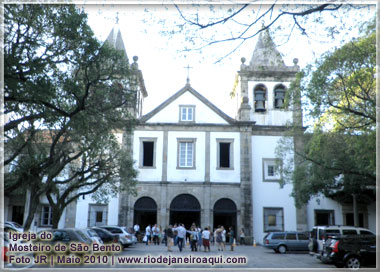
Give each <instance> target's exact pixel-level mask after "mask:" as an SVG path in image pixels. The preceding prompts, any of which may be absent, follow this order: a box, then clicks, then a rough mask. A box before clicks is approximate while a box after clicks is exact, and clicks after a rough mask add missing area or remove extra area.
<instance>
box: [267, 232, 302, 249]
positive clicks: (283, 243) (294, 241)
mask: <svg viewBox="0 0 380 272" xmlns="http://www.w3.org/2000/svg"><path fill="white" fill-rule="evenodd" d="M308 244H309V236H308V234H307V233H304V232H295V231H289V232H288V231H286V232H270V233H268V234H267V235H266V236H265V237H264V240H263V245H264V247H266V248H270V249H273V250H274V251H275V252H277V253H286V251H288V250H289V251H292V250H299V251H307V250H308V249H309V248H308Z"/></svg>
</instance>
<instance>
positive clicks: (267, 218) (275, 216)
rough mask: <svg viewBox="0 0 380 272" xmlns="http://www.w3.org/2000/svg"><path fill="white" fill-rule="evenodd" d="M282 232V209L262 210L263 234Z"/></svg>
mask: <svg viewBox="0 0 380 272" xmlns="http://www.w3.org/2000/svg"><path fill="white" fill-rule="evenodd" d="M270 231H284V209H283V208H264V232H270Z"/></svg>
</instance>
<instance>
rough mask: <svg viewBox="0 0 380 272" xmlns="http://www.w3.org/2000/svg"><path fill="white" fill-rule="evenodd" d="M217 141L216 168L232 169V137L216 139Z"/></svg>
mask: <svg viewBox="0 0 380 272" xmlns="http://www.w3.org/2000/svg"><path fill="white" fill-rule="evenodd" d="M216 141H217V148H218V150H217V152H218V154H217V156H218V157H217V169H224V170H225V169H233V168H234V166H233V142H234V139H216Z"/></svg>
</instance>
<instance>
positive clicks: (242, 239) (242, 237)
mask: <svg viewBox="0 0 380 272" xmlns="http://www.w3.org/2000/svg"><path fill="white" fill-rule="evenodd" d="M244 239H245V233H244V229H241V230H240V245H244V244H245V243H244Z"/></svg>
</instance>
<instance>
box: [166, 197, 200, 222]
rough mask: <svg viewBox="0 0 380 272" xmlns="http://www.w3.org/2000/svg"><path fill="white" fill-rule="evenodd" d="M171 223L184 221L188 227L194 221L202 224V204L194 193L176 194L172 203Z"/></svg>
mask: <svg viewBox="0 0 380 272" xmlns="http://www.w3.org/2000/svg"><path fill="white" fill-rule="evenodd" d="M169 221H170V224H175V223H183V224H185V227H186V229H188V228H190V226H191V224H192V223H195V224H197V225H198V226H199V225H200V224H201V205H200V204H199V201H198V200H197V199H196V198H195V197H194V196H192V195H189V194H182V195H178V196H176V197H175V198H174V199H173V201H172V203H171V204H170V220H169Z"/></svg>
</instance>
